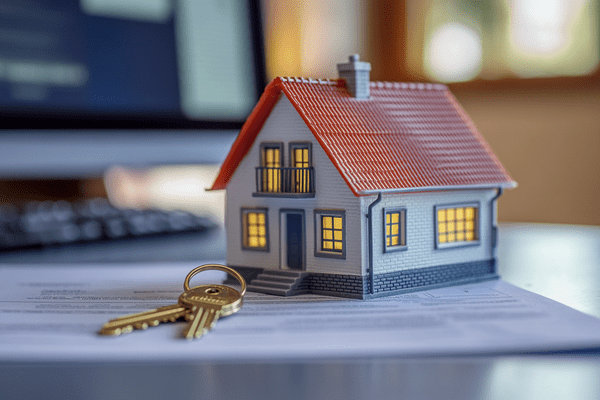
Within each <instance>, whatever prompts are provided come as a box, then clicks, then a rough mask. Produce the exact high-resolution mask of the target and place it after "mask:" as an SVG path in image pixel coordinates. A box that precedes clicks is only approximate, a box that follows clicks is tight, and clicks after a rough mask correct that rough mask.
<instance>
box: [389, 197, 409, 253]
mask: <svg viewBox="0 0 600 400" xmlns="http://www.w3.org/2000/svg"><path fill="white" fill-rule="evenodd" d="M383 213H384V221H385V223H384V229H385V232H384V235H385V246H384V251H385V252H390V251H396V250H405V249H406V209H404V208H396V209H385V210H383Z"/></svg>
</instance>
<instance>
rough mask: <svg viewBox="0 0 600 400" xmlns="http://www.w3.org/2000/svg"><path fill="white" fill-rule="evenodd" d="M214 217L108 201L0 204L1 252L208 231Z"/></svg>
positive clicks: (212, 227)
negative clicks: (17, 205) (119, 205)
mask: <svg viewBox="0 0 600 400" xmlns="http://www.w3.org/2000/svg"><path fill="white" fill-rule="evenodd" d="M216 227H217V224H216V223H214V222H213V221H212V220H211V219H210V218H207V217H201V216H197V215H195V214H192V213H189V212H186V211H178V210H176V211H171V210H156V209H150V210H137V209H122V208H116V207H113V206H112V205H111V204H110V203H109V202H108V200H106V199H103V198H94V199H89V200H85V201H81V202H73V203H71V202H67V201H62V200H61V201H43V202H38V201H32V202H28V203H26V204H25V205H24V206H22V207H16V206H13V205H2V206H0V251H2V252H6V251H11V250H17V249H23V248H28V247H45V246H65V245H69V244H75V243H90V242H101V241H116V240H127V239H131V238H140V237H151V236H165V235H173V234H180V233H191V232H195V233H197V232H207V231H209V230H211V229H214V228H216Z"/></svg>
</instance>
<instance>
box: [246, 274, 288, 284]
mask: <svg viewBox="0 0 600 400" xmlns="http://www.w3.org/2000/svg"><path fill="white" fill-rule="evenodd" d="M297 279H298V278H294V277H285V276H276V275H263V274H260V275H258V276H257V277H256V278H255V279H254V280H253V281H252V282H254V281H256V280H260V281H269V282H277V283H287V284H289V285H291V284H293V283H294V282H296V280H297Z"/></svg>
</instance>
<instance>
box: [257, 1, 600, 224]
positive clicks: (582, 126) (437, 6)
mask: <svg viewBox="0 0 600 400" xmlns="http://www.w3.org/2000/svg"><path fill="white" fill-rule="evenodd" d="M599 9H600V7H599V2H598V1H596V0H488V1H479V0H448V1H435V0H417V1H387V0H375V1H361V0H350V1H348V0H329V1H321V0H303V1H276V0H265V2H264V15H265V27H266V29H265V32H266V35H265V38H266V42H265V43H266V55H267V71H268V74H269V78H272V77H274V76H277V75H281V76H308V77H315V78H316V77H335V76H336V71H335V64H336V63H337V62H341V61H344V60H345V59H346V57H347V55H348V54H351V53H354V52H357V53H360V55H361V59H364V60H368V61H370V62H371V67H372V70H371V80H381V81H409V82H412V81H436V82H443V83H446V84H448V86H449V87H450V90H451V91H452V92H453V93H454V95H455V96H456V97H457V98H458V100H459V101H460V103H461V104H462V106H463V107H464V108H465V109H466V110H467V112H468V114H469V115H470V116H471V118H472V119H473V121H474V122H475V124H476V125H477V127H478V128H479V130H480V132H481V133H482V134H483V136H484V137H485V138H486V140H487V141H488V142H489V144H490V145H491V147H492V148H493V150H494V151H495V153H496V155H497V156H498V157H499V159H500V161H501V162H502V163H503V165H504V166H505V167H506V168H507V170H508V171H509V173H510V174H511V176H512V177H513V178H514V179H515V180H516V181H517V182H518V184H519V186H518V187H517V188H516V189H514V190H510V191H507V192H505V194H504V195H503V196H502V197H501V198H500V200H499V220H500V221H519V222H544V223H567V224H588V225H599V224H600V73H599V70H598V62H599V50H600V42H599V35H598V32H599V30H598V25H599V23H600V13H599Z"/></svg>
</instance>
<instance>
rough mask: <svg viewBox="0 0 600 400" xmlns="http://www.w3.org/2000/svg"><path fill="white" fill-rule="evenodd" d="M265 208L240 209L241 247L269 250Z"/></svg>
mask: <svg viewBox="0 0 600 400" xmlns="http://www.w3.org/2000/svg"><path fill="white" fill-rule="evenodd" d="M267 228H268V223H267V209H247V208H243V209H242V247H243V248H244V249H247V250H263V251H268V250H269V240H268V239H269V238H268V235H267Z"/></svg>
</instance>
